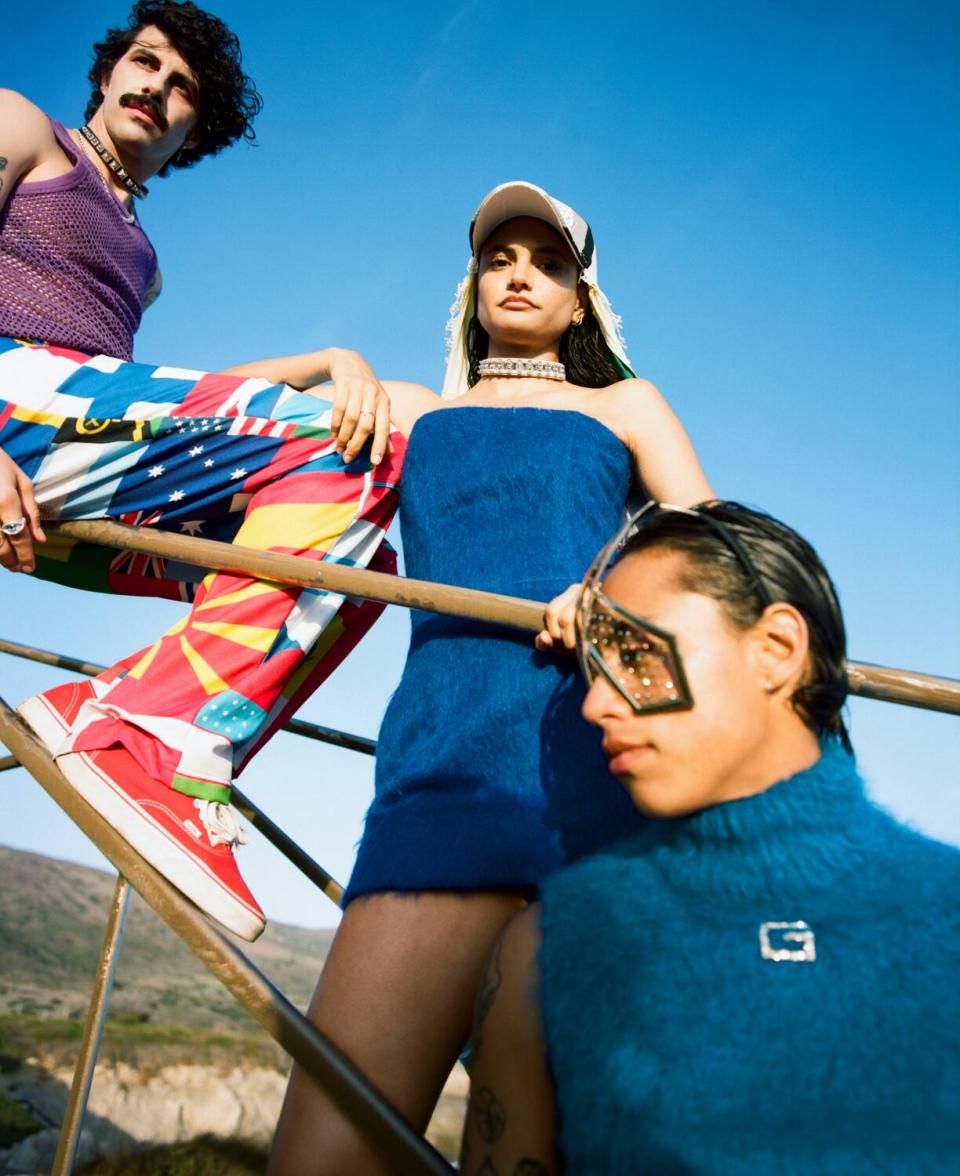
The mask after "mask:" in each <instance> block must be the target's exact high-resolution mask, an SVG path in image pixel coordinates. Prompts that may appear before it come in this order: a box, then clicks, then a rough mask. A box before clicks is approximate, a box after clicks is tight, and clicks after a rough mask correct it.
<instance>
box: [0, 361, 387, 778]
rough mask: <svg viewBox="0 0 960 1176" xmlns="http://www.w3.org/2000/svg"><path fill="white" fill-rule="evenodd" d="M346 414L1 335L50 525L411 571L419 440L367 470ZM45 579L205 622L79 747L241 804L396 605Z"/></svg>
mask: <svg viewBox="0 0 960 1176" xmlns="http://www.w3.org/2000/svg"><path fill="white" fill-rule="evenodd" d="M331 411H332V405H331V403H330V402H329V401H326V400H323V399H321V398H319V397H317V396H314V395H312V394H307V393H303V392H299V391H297V390H296V389H293V388H288V387H285V386H283V385H276V384H270V383H269V382H268V381H266V380H261V379H250V378H247V377H241V376H229V375H222V374H214V373H208V372H199V371H191V370H187V369H182V368H173V367H152V366H150V365H147V364H137V363H125V362H122V361H119V360H116V359H111V358H109V357H106V356H88V355H84V354H82V353H80V352H73V351H67V350H65V349H63V348H57V347H48V346H43V345H38V344H34V343H28V342H23V341H18V340H13V339H4V338H0V448H2V449H3V451H4V452H5V453H6V454H7V455H8V456H9V457H11V458H12V459H13V460H14V461H15V462H16V463H17V464H18V465H19V466H20V467H21V468H22V469H23V470H24V471H25V472H26V473H27V474H28V475H29V476H30V478H31V479H32V482H33V486H34V493H35V495H36V498H37V502H38V504H39V506H40V510H41V513H42V514H43V516H44V517H45V518H48V519H54V518H59V519H95V518H110V519H117V520H119V521H121V522H125V523H130V524H133V525H135V526H142V527H156V528H158V529H160V530H165V531H172V532H174V533H178V534H185V535H201V536H203V537H205V538H209V539H216V540H219V541H221V542H228V543H229V542H234V541H236V542H237V543H240V544H243V545H244V546H247V547H254V548H258V549H260V550H263V551H276V552H281V553H283V554H287V555H299V556H304V557H306V558H309V559H318V560H319V559H329V560H335V561H337V562H341V563H348V564H351V565H355V566H358V567H375V568H377V569H378V570H381V571H395V570H396V559H395V556H394V554H393V551H392V549H391V548H390V546H389V544H388V543H387V542H386V540H385V538H384V534H385V532H386V529H387V528H388V526H389V525H390V523H391V521H392V519H393V516H394V513H395V511H396V506H397V486H398V482H399V477H400V469H401V466H402V461H403V452H404V447H405V443H404V441H403V439H402V437H400V436H399V435H397V434H395V435H394V436H393V437H392V438H391V452H390V453H388V455H387V456H386V457H385V458H384V460H383V461H382V462H381V463H380V465H378V466H372V465H371V463H370V461H369V455H368V452H367V451H364V452H363V453H362V454H361V455H360V456H359V457H358V458H356V459H355V460H354V461H353V462H351V463H350V464H349V465H348V464H345V463H344V462H343V460H342V459H341V457H340V456H339V455H338V454H337V452H336V443H335V438H334V437H333V436H332V435H331V432H330V415H331ZM36 574H37V575H39V576H41V577H43V578H45V579H50V580H55V581H57V582H60V583H64V584H68V585H71V586H73V587H80V588H87V589H92V590H95V591H101V592H115V593H123V594H126V595H144V596H161V597H167V598H172V599H176V600H182V601H184V602H185V603H189V604H190V606H191V607H190V611H189V613H188V614H187V615H186V616H185V617H183V618H182V619H181V620H180V621H178V622H177V623H176V624H175V625H173V626H172V628H170V629H169V630H168V631H167V632H166V633H165V634H163V636H162V637H160V638H159V640H157V641H156V642H155V643H154V644H153V645H151V646H150V647H149V648H147V649H145V650H140V651H138V652H137V653H135V654H132V655H130V656H129V657H127V658H124V659H123V660H122V661H121V662H119V663H117V665H115V666H112V667H111V668H110V669H109V670H108V671H106V672H105V674H103V675H102V676H101V681H102V683H103V684H106V686H107V687H108V688H107V689H106V690H105V691H104V692H102V693H100V695H99V697H98V698H97V699H96V700H95V701H91V702H88V703H86V704H85V706H84V708H83V709H82V711H81V712H80V715H79V717H78V720H77V723H76V725H75V727H74V729H73V731H72V732H71V734H70V737H69V739H68V740H67V742H66V743H65V745H64V747H63V750H69V749H73V750H77V751H91V750H95V749H98V748H105V747H110V746H113V745H115V744H118V743H119V744H122V745H123V746H125V747H126V748H127V749H128V750H129V751H130V752H131V753H132V754H134V755H135V756H136V757H137V758H138V760H139V761H140V762H141V763H142V764H143V765H144V767H145V768H146V769H147V771H149V772H150V774H151V775H153V777H154V778H155V779H158V780H161V781H163V782H165V783H168V784H170V785H171V786H172V787H175V788H177V789H178V790H180V791H183V792H186V793H188V794H190V795H193V796H199V797H202V798H204V799H211V800H227V799H228V798H229V786H230V783H231V781H232V779H233V777H234V775H235V774H236V773H237V772H238V771H239V770H240V769H241V768H242V767H243V766H244V764H246V763H247V762H248V760H249V759H250V757H251V755H253V754H254V752H256V751H257V750H259V748H260V747H261V746H262V745H263V743H264V742H265V741H266V739H268V738H269V736H270V735H271V734H272V732H273V731H274V730H276V728H277V727H278V726H279V725H281V724H282V723H283V722H285V721H286V719H287V718H288V717H289V716H290V715H291V714H293V713H294V712H295V710H296V709H297V707H299V706H300V705H301V704H302V702H303V701H304V700H305V699H306V698H307V697H308V696H309V694H310V693H312V691H313V690H314V689H316V687H317V686H318V685H319V684H320V682H322V681H323V680H324V679H325V678H326V677H328V676H329V674H330V673H331V671H332V670H333V669H334V668H335V667H336V666H337V665H338V664H339V663H340V662H341V661H342V660H343V658H344V657H345V656H346V655H347V653H349V652H350V650H351V649H352V648H353V647H354V646H355V645H356V643H357V642H358V641H359V640H360V638H361V637H362V636H363V635H364V633H366V632H367V630H368V629H369V628H370V626H371V625H372V624H373V622H374V621H375V620H376V618H377V617H378V616H379V614H380V612H381V611H382V609H383V606H382V605H379V604H376V603H373V602H358V601H351V600H345V599H344V598H343V597H340V596H337V595H335V594H332V593H328V592H323V591H320V590H316V589H298V588H296V587H290V586H283V585H276V584H271V583H265V582H262V581H259V580H256V579H253V578H251V577H248V576H244V575H241V574H234V573H226V572H216V573H210V574H207V575H204V573H203V572H202V570H200V569H197V568H193V567H190V566H188V565H185V564H178V563H177V562H176V561H175V560H171V559H161V558H157V557H154V556H147V555H142V554H138V553H135V552H131V551H120V552H115V551H111V550H110V549H108V548H103V547H98V546H95V545H93V544H86V543H82V542H76V541H67V540H61V539H56V540H51V542H49V543H47V544H46V545H44V547H43V548H41V549H40V550H38V552H37V573H36Z"/></svg>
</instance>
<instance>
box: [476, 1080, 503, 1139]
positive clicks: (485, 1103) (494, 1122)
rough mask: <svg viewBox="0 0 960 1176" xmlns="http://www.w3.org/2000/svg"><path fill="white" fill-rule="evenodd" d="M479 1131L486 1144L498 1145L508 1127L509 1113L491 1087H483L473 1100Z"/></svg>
mask: <svg viewBox="0 0 960 1176" xmlns="http://www.w3.org/2000/svg"><path fill="white" fill-rule="evenodd" d="M473 1113H474V1117H475V1118H476V1120H477V1130H478V1131H479V1132H480V1135H481V1136H482V1137H483V1140H484V1142H485V1143H496V1142H497V1140H498V1139H499V1138H500V1136H501V1135H502V1134H503V1129H504V1127H505V1126H506V1125H507V1112H506V1111H505V1110H504V1109H503V1104H502V1103H501V1102H500V1101H499V1100H498V1098H497V1096H496V1095H495V1094H494V1093H493V1091H492V1090H491V1089H490V1087H489V1086H481V1087H480V1089H479V1090H478V1091H477V1093H476V1096H475V1097H474V1099H473Z"/></svg>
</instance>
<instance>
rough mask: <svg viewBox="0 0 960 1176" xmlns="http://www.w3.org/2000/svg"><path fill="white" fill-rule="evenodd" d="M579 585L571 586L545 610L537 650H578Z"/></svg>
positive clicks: (569, 651) (537, 640)
mask: <svg viewBox="0 0 960 1176" xmlns="http://www.w3.org/2000/svg"><path fill="white" fill-rule="evenodd" d="M580 587H581V585H580V584H579V583H576V584H571V585H570V587H569V588H566V589H564V591H563V592H561V593H560V595H559V596H555V597H554V598H553V600H551V601H550V603H549V604H548V605H547V607H546V608H545V609H544V610H543V629H542V631H541V632H540V633H538V634H537V639H536V643H535V644H536V646H537V649H556V650H566V651H567V652H568V653H572V652H573V650H575V649H576V648H577V600H578V599H579V597H580Z"/></svg>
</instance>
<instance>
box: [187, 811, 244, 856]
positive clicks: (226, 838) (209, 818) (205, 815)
mask: <svg viewBox="0 0 960 1176" xmlns="http://www.w3.org/2000/svg"><path fill="white" fill-rule="evenodd" d="M193 803H194V805H195V806H196V809H197V812H198V813H199V814H200V820H201V821H202V822H203V827H204V829H206V831H207V836H208V837H209V838H210V844H211V845H228V846H229V847H230V848H231V849H236V847H237V846H238V845H246V844H247V842H248V841H249V840H250V838H249V837H248V836H247V831H246V829H245V828H244V827H243V825H241V824H240V822H239V820H238V819H237V815H236V813H234V811H233V809H231V808H230V806H229V805H226V804H220V803H219V802H218V801H215V800H195V801H194V802H193Z"/></svg>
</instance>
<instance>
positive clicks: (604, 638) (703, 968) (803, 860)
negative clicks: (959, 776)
mask: <svg viewBox="0 0 960 1176" xmlns="http://www.w3.org/2000/svg"><path fill="white" fill-rule="evenodd" d="M607 573H609V574H607ZM579 620H580V657H581V664H582V666H583V668H584V671H585V673H586V676H587V678H588V680H590V682H591V685H590V690H589V693H588V695H587V698H586V701H585V703H584V708H583V710H584V714H585V715H586V717H587V718H588V719H589V720H590V721H592V722H594V723H596V724H597V725H598V726H599V727H600V728H601V729H602V731H603V746H604V751H605V753H606V755H607V758H608V761H609V768H610V771H611V772H612V773H613V774H614V775H615V776H616V777H617V778H618V780H619V781H620V782H621V784H622V785H623V786H624V788H625V789H626V790H627V792H628V793H629V795H630V797H631V799H632V800H633V802H634V804H635V805H636V806H637V808H638V809H640V810H641V811H642V812H643V813H645V814H646V815H647V816H649V817H650V818H652V819H651V820H650V823H649V825H648V826H647V827H646V828H645V829H644V831H643V832H642V833H640V834H639V835H634V836H633V837H632V838H630V839H629V840H626V841H624V842H622V843H620V844H618V845H616V846H614V847H612V848H610V849H609V850H607V851H605V852H604V853H602V854H600V855H598V856H596V857H594V858H591V859H589V860H586V861H584V862H582V863H580V864H578V865H575V866H573V867H571V868H568V869H566V870H564V871H561V872H560V873H559V874H556V875H554V876H553V878H552V879H550V880H549V881H548V882H547V883H546V884H545V886H544V888H543V893H542V901H541V902H540V903H539V904H537V905H534V906H531V907H529V908H527V910H526V911H524V912H523V913H522V914H520V915H518V916H517V917H516V918H515V919H514V921H513V922H511V923H510V924H509V925H508V927H507V929H506V931H505V932H504V934H503V936H502V938H501V940H500V942H499V944H498V946H497V948H496V949H495V951H494V954H493V956H492V957H491V960H490V963H489V965H488V970H487V976H486V981H485V983H484V986H483V989H482V991H481V996H480V999H479V1002H478V1005H477V1014H476V1023H475V1030H474V1042H473V1051H474V1062H473V1073H472V1091H471V1097H470V1105H469V1108H468V1114H467V1126H466V1133H465V1142H464V1154H463V1159H462V1164H461V1166H462V1169H463V1171H465V1172H467V1173H482V1174H483V1176H498V1174H499V1176H507V1174H512V1176H544V1174H548V1173H556V1172H567V1173H576V1174H577V1176H593V1174H598V1176H599V1174H601V1173H603V1174H607V1173H610V1174H613V1173H639V1172H657V1173H660V1172H684V1173H692V1172H716V1173H724V1174H727V1173H741V1172H742V1173H746V1172H749V1173H751V1174H754V1173H758V1172H759V1173H767V1172H770V1173H773V1172H775V1173H844V1174H849V1173H854V1174H857V1173H865V1172H871V1173H873V1172H890V1173H910V1174H911V1176H912V1174H914V1173H947V1172H960V904H958V894H960V850H957V849H955V848H952V847H949V846H946V845H942V844H939V843H937V842H935V841H931V840H929V839H927V838H925V837H923V836H921V835H920V834H918V833H916V832H914V831H912V830H910V829H908V828H906V827H905V826H903V825H901V824H899V823H898V822H896V821H895V820H894V819H893V818H892V817H890V816H889V815H888V814H887V813H885V812H883V811H882V810H881V809H879V808H878V807H876V806H875V805H874V804H872V803H871V802H870V801H869V800H868V799H867V798H866V797H865V795H864V789H863V784H862V782H861V780H860V777H859V775H858V773H857V768H856V763H855V760H854V757H853V753H852V749H851V747H850V743H849V740H848V738H847V733H846V730H845V728H844V725H843V721H842V719H841V715H840V711H841V707H842V705H843V703H844V699H845V697H846V690H847V684H846V673H845V668H844V658H845V636H844V627H843V619H842V616H841V613H840V608H839V605H838V603H837V598H836V593H835V590H834V587H833V584H832V583H831V581H830V578H829V576H828V574H827V572H826V570H825V569H824V567H823V565H822V563H821V562H820V560H819V558H818V556H817V554H816V552H815V551H814V550H813V549H812V548H811V547H810V545H809V544H808V543H806V542H805V541H804V540H803V539H801V538H800V536H798V535H797V534H796V533H795V532H794V531H792V530H791V529H790V528H788V527H786V526H785V525H784V524H782V523H780V522H777V521H776V520H774V519H772V518H771V517H770V516H768V515H765V514H763V513H761V512H759V511H754V510H751V509H749V508H746V507H743V506H739V505H737V504H735V503H710V504H708V505H705V506H702V507H699V508H697V509H695V510H685V509H683V510H682V509H679V508H671V507H668V506H665V505H663V506H653V505H651V507H650V508H649V509H647V510H646V511H645V513H644V514H643V517H642V518H641V519H640V525H639V529H638V530H637V532H636V534H635V535H634V536H633V537H632V538H631V539H629V540H628V541H627V543H626V546H625V547H622V548H621V547H620V546H619V545H618V544H617V543H613V544H611V546H610V547H608V548H607V549H606V550H605V552H603V553H601V556H600V557H598V561H597V563H596V564H595V566H594V569H592V571H591V573H590V575H588V578H587V580H586V582H585V585H584V589H583V593H582V596H581V601H580V617H579ZM583 787H584V788H585V789H588V788H589V787H590V782H589V781H584V782H583Z"/></svg>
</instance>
